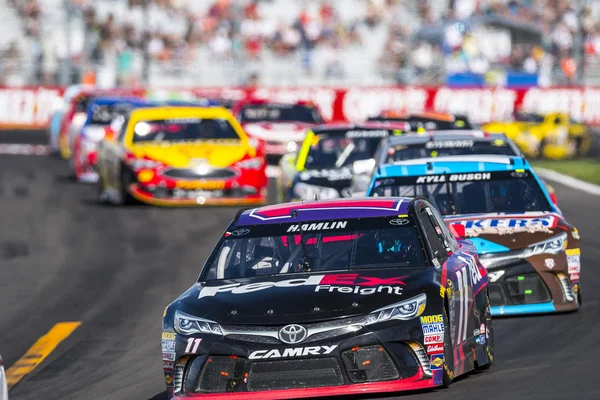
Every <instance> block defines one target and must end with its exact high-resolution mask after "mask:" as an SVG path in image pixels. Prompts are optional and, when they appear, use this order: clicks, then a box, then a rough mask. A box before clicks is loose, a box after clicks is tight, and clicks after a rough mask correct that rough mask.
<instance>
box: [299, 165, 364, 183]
mask: <svg viewBox="0 0 600 400" xmlns="http://www.w3.org/2000/svg"><path fill="white" fill-rule="evenodd" d="M298 178H300V180H301V181H308V180H310V179H312V178H325V179H327V180H328V181H332V182H333V181H345V180H349V179H352V170H351V169H350V168H340V169H321V170H318V169H312V170H308V171H302V172H300V174H299V175H298Z"/></svg>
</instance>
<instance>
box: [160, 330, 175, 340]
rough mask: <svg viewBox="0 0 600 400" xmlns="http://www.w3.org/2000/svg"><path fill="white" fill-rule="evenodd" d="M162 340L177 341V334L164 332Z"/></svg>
mask: <svg viewBox="0 0 600 400" xmlns="http://www.w3.org/2000/svg"><path fill="white" fill-rule="evenodd" d="M162 339H163V340H175V332H163V333H162Z"/></svg>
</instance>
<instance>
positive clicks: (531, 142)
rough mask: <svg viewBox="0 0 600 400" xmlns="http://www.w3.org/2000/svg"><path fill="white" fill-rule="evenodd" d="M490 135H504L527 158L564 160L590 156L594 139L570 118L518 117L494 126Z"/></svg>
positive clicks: (487, 126)
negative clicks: (496, 133)
mask: <svg viewBox="0 0 600 400" xmlns="http://www.w3.org/2000/svg"><path fill="white" fill-rule="evenodd" d="M482 129H483V130H484V131H486V132H498V133H504V134H505V135H506V136H508V137H509V138H510V139H512V140H513V141H514V142H515V143H516V144H517V145H518V146H519V147H520V148H521V151H523V153H524V154H525V155H526V156H527V157H533V158H535V157H539V158H551V159H564V158H573V157H579V156H583V155H585V154H587V152H588V150H589V148H590V145H591V142H592V139H591V135H590V133H589V132H588V129H587V127H586V126H585V125H582V124H578V123H576V122H573V121H572V120H570V119H569V116H568V115H567V114H563V113H550V114H546V115H540V114H528V113H515V120H514V121H513V122H490V123H488V124H485V125H484V126H482Z"/></svg>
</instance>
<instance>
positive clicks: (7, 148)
mask: <svg viewBox="0 0 600 400" xmlns="http://www.w3.org/2000/svg"><path fill="white" fill-rule="evenodd" d="M49 150H50V149H49V147H48V146H46V145H43V144H12V143H2V144H0V154H11V155H25V156H45V155H47V154H48V152H49Z"/></svg>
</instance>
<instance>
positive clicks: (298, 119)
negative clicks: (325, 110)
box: [233, 99, 323, 158]
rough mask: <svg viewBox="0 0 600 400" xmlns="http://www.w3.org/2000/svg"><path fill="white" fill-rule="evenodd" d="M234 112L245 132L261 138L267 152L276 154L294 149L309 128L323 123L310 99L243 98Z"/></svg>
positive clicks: (280, 154)
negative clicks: (296, 100)
mask: <svg viewBox="0 0 600 400" xmlns="http://www.w3.org/2000/svg"><path fill="white" fill-rule="evenodd" d="M233 114H234V115H235V117H236V118H237V120H238V121H239V122H240V124H241V125H242V127H243V128H244V130H245V131H246V134H247V135H248V136H250V137H253V138H256V139H258V140H260V141H262V142H263V143H264V147H265V151H266V153H267V155H268V156H272V157H273V156H274V157H275V158H279V157H281V156H282V155H284V154H286V153H293V152H295V151H296V150H297V149H298V148H299V147H300V144H301V143H302V140H304V136H305V134H306V132H307V130H308V129H310V128H312V127H313V126H316V125H320V124H322V123H323V117H322V116H321V114H320V113H319V110H318V109H317V107H316V106H315V105H313V104H312V103H310V102H296V103H281V102H273V101H269V100H261V99H251V100H242V101H240V102H239V103H237V104H236V105H235V107H234V108H233Z"/></svg>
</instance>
